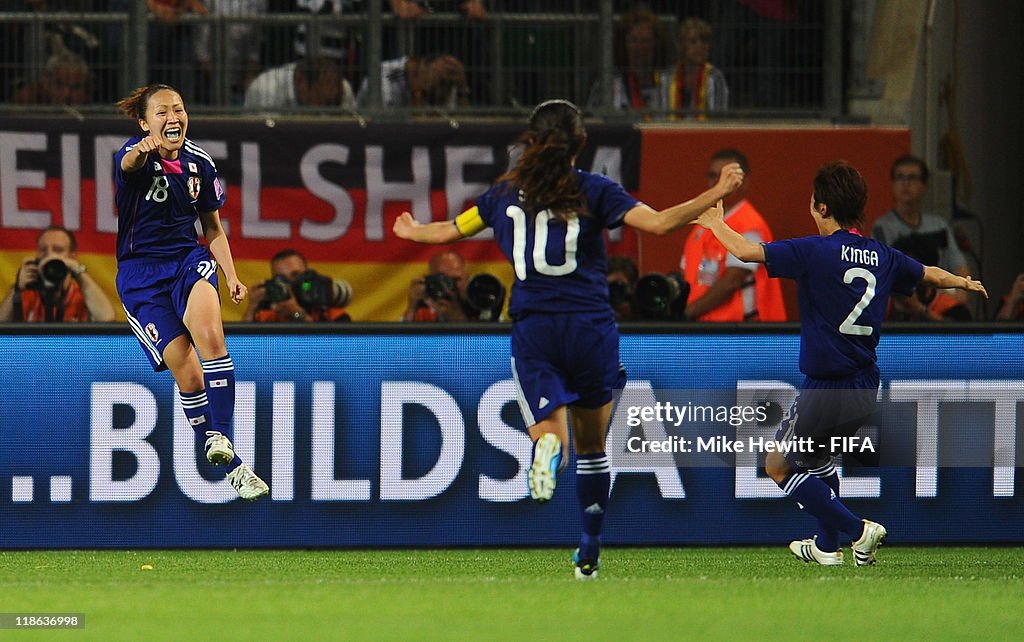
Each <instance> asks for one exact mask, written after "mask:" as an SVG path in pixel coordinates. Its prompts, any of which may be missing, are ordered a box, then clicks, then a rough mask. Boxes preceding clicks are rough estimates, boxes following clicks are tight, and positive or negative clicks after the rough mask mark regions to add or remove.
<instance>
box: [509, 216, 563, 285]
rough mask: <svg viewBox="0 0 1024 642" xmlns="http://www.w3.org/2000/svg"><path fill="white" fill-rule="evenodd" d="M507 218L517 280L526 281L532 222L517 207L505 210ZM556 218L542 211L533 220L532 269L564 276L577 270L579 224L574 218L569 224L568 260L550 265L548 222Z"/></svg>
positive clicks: (549, 274)
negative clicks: (527, 240)
mask: <svg viewBox="0 0 1024 642" xmlns="http://www.w3.org/2000/svg"><path fill="white" fill-rule="evenodd" d="M505 216H508V217H509V218H510V219H512V227H513V237H512V262H513V263H514V264H515V268H516V277H518V278H519V280H520V281H525V280H526V226H527V225H529V221H528V220H527V217H526V212H524V211H523V209H522V208H521V207H516V206H515V205H513V206H510V207H509V208H508V209H506V210H505ZM552 218H553V216H552V215H551V212H550V211H548V210H543V211H541V212H538V213H537V216H535V217H534V218H533V227H534V230H533V268H534V269H535V270H536V271H537V272H539V273H541V274H546V275H548V276H564V275H566V274H571V273H572V272H573V271H574V270H576V248H577V245H578V243H579V238H580V221H579V219H577V218H575V217H574V218H571V219H569V220H568V221H567V222H566V229H565V259H564V260H563V261H562V263H561V264H559V265H551V264H550V263H548V254H547V247H548V221H550V220H551V219H552Z"/></svg>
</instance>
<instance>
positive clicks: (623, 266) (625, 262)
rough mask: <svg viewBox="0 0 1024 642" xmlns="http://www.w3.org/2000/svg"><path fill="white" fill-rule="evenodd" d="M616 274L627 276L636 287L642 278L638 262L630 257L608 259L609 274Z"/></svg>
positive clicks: (627, 279) (611, 257) (610, 257)
mask: <svg viewBox="0 0 1024 642" xmlns="http://www.w3.org/2000/svg"><path fill="white" fill-rule="evenodd" d="M616 272H618V273H620V274H622V275H623V276H625V277H626V281H628V282H629V284H630V285H636V282H637V280H639V278H640V270H639V269H638V268H637V267H636V262H635V261H633V259H631V258H630V257H628V256H609V257H608V274H615V273H616Z"/></svg>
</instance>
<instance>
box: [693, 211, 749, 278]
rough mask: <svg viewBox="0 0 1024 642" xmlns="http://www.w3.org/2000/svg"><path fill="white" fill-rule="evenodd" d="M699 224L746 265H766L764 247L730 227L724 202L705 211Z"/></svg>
mask: <svg viewBox="0 0 1024 642" xmlns="http://www.w3.org/2000/svg"><path fill="white" fill-rule="evenodd" d="M697 223H698V224H699V225H700V226H701V227H704V228H706V229H708V230H709V231H711V233H713V234H714V235H715V238H716V239H718V240H719V242H720V243H721V244H722V245H723V246H724V247H725V249H726V250H728V252H729V254H732V255H733V256H735V257H736V258H738V259H739V260H741V261H744V262H746V263H764V262H765V258H764V247H763V246H762V245H761V244H760V243H754V242H753V241H751V240H750V239H747V238H745V237H744V236H743V235H742V234H740V233H739V232H737V231H736V230H734V229H732V228H731V227H729V225H728V224H727V223H726V222H725V219H724V212H723V211H722V201H718V203H716V204H715V206H714V207H711V208H709V209H707V210H705V211H704V213H703V214H701V215H700V217H699V218H698V219H697Z"/></svg>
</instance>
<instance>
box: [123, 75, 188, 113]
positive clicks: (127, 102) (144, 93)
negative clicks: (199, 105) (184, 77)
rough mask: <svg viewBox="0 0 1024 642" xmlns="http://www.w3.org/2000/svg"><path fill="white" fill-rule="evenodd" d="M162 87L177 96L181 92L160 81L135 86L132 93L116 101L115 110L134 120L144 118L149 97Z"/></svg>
mask: <svg viewBox="0 0 1024 642" xmlns="http://www.w3.org/2000/svg"><path fill="white" fill-rule="evenodd" d="M164 89H167V90H170V91H173V92H174V93H176V94H178V95H179V96H180V95H181V92H179V91H178V90H177V89H175V88H174V87H171V86H170V85H164V84H160V83H155V84H152V85H145V86H143V87H136V88H135V89H134V90H133V91H132V93H130V94H128V95H127V96H125V97H124V98H122V99H121V100H119V101H117V111H118V113H120V114H124V115H125V116H131V117H132V118H135V119H136V120H145V119H146V105H147V104H148V103H149V97H150V96H152V95H153V94H155V93H156V92H158V91H162V90H164Z"/></svg>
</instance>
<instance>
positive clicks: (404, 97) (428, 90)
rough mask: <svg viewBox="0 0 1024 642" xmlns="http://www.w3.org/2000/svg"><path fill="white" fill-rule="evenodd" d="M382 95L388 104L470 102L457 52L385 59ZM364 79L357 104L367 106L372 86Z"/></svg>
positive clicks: (451, 104)
mask: <svg viewBox="0 0 1024 642" xmlns="http://www.w3.org/2000/svg"><path fill="white" fill-rule="evenodd" d="M380 71H381V77H382V79H381V98H382V101H383V104H384V106H385V107H427V106H431V107H442V108H444V109H455V108H457V107H460V106H464V105H468V104H469V86H468V84H467V83H466V70H465V68H464V67H463V66H462V62H460V61H459V60H458V59H457V58H456V57H455V56H451V55H448V54H433V55H430V56H425V57H420V56H403V57H402V58H395V59H393V60H385V61H384V62H383V63H381V70H380ZM367 84H368V83H367V82H366V79H365V78H364V79H363V83H362V85H361V86H360V87H359V93H358V94H357V95H356V104H358V105H359V106H360V107H366V106H367V104H368V102H369V90H368V87H367Z"/></svg>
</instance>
